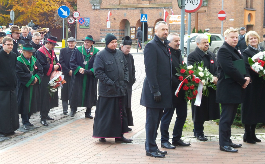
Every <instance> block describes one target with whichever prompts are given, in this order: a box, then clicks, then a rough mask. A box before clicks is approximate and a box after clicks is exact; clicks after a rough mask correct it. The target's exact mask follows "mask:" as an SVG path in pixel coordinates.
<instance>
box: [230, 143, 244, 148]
mask: <svg viewBox="0 0 265 164" xmlns="http://www.w3.org/2000/svg"><path fill="white" fill-rule="evenodd" d="M230 146H231V147H233V148H240V147H241V146H242V144H234V143H231V144H230Z"/></svg>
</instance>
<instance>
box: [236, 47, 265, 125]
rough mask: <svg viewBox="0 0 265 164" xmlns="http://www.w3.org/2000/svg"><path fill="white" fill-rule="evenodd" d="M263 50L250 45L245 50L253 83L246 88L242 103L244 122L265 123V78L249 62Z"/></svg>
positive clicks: (245, 57) (244, 54) (251, 123)
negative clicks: (249, 59)
mask: <svg viewBox="0 0 265 164" xmlns="http://www.w3.org/2000/svg"><path fill="white" fill-rule="evenodd" d="M260 51H263V48H262V49H261V50H255V49H253V48H252V47H249V46H248V48H247V49H246V50H245V51H244V52H243V57H244V60H245V62H246V67H247V71H248V72H249V75H250V78H251V83H250V84H249V85H248V86H247V88H246V90H245V96H244V101H243V103H242V105H241V113H242V115H241V118H242V123H243V124H248V125H253V124H257V123H265V101H264V100H265V94H264V93H265V80H263V78H262V77H259V75H258V73H256V72H254V71H253V70H252V69H251V68H250V65H249V63H248V58H249V57H250V58H251V57H253V56H254V55H255V54H257V53H259V52H260Z"/></svg>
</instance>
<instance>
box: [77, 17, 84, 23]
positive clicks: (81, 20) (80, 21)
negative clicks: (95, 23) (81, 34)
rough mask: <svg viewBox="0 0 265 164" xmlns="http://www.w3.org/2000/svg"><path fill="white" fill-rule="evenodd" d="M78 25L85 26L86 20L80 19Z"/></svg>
mask: <svg viewBox="0 0 265 164" xmlns="http://www.w3.org/2000/svg"><path fill="white" fill-rule="evenodd" d="M78 23H79V24H80V25H82V24H84V23H85V19H84V18H82V17H80V18H79V19H78Z"/></svg>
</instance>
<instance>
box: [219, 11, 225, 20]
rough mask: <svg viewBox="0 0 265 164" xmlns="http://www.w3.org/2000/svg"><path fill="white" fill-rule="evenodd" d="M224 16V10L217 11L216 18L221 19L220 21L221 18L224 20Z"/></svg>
mask: <svg viewBox="0 0 265 164" xmlns="http://www.w3.org/2000/svg"><path fill="white" fill-rule="evenodd" d="M225 18H226V13H225V11H224V10H221V11H219V13H218V19H219V20H221V21H223V20H225Z"/></svg>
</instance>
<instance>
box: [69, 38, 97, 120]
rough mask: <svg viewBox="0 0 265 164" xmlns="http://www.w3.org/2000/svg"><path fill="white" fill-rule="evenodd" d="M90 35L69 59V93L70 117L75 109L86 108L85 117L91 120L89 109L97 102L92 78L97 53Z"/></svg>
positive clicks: (94, 82)
mask: <svg viewBox="0 0 265 164" xmlns="http://www.w3.org/2000/svg"><path fill="white" fill-rule="evenodd" d="M94 43H95V41H94V40H93V37H92V36H91V35H88V36H87V37H86V38H85V39H84V45H82V46H80V47H78V48H77V49H76V50H74V52H73V54H72V56H71V58H70V69H71V70H73V72H72V74H73V75H72V84H71V93H70V107H71V113H70V116H71V117H74V115H75V113H76V111H77V107H86V112H85V117H86V118H90V119H93V116H92V115H91V108H92V107H93V106H95V105H96V102H97V81H98V80H97V79H96V78H95V76H94V68H93V64H94V59H95V57H96V55H97V53H98V52H99V50H98V49H97V48H95V47H94V46H93V44H94Z"/></svg>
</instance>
